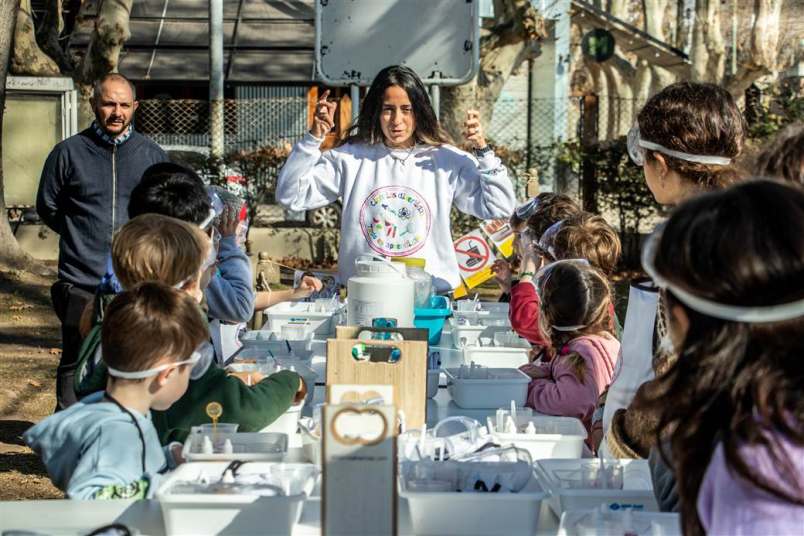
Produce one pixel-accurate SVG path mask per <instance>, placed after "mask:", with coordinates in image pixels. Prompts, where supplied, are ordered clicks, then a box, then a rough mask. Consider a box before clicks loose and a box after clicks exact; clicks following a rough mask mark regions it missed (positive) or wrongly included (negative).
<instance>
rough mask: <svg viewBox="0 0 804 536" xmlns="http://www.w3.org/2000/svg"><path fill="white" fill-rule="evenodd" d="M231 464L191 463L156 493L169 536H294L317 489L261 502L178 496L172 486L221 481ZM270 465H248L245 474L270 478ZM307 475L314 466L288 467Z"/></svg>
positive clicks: (243, 497)
mask: <svg viewBox="0 0 804 536" xmlns="http://www.w3.org/2000/svg"><path fill="white" fill-rule="evenodd" d="M227 465H228V463H226V462H208V463H203V462H200V463H185V464H182V465H180V466H179V467H178V468H177V469H176V470H175V471H173V472H172V473H170V475H169V476H168V477H167V478H166V479H165V480H164V481H163V482H162V484H161V485H160V486H159V489H158V490H157V491H156V499H157V500H158V501H159V502H160V503H161V507H162V518H163V520H164V522H165V533H166V534H167V535H168V536H177V535H181V536H186V535H190V534H192V535H194V536H206V535H212V534H228V535H235V534H237V535H246V534H248V535H252V534H272V535H273V534H283V535H287V534H291V533H292V532H293V527H294V526H295V525H296V524H297V523H298V522H299V518H300V516H301V511H302V507H303V505H304V501H305V500H307V496H308V495H309V494H310V493H312V486H310V487H309V488H308V489H306V490H305V492H306V493H300V494H297V495H292V496H289V497H259V496H256V495H237V494H231V495H227V494H221V495H214V494H173V493H171V487H172V486H173V485H174V484H176V483H178V482H181V481H193V480H197V479H198V478H199V477H200V476H201V475H207V476H208V477H209V478H213V479H217V478H219V477H220V475H221V474H223V471H224V469H225V468H226V467H227ZM272 465H277V464H270V463H247V464H245V465H243V466H242V467H240V469H239V470H238V473H239V474H254V473H268V472H269V471H270V467H271V466H272ZM284 465H285V466H287V467H290V466H295V467H299V468H300V469H302V470H306V469H307V468H309V470H310V471H312V472H313V473H312V474H317V469H316V468H315V466H313V465H310V464H284Z"/></svg>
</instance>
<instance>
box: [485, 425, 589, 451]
mask: <svg viewBox="0 0 804 536" xmlns="http://www.w3.org/2000/svg"><path fill="white" fill-rule="evenodd" d="M517 420H519V419H517ZM528 421H530V422H533V424H534V425H535V426H536V435H529V434H505V433H498V432H494V433H492V434H491V435H492V437H493V438H494V440H495V441H496V442H497V443H500V444H501V445H509V444H513V445H515V446H517V447H519V448H521V449H525V450H527V451H528V452H529V453H530V457H531V458H532V459H533V460H543V459H548V458H570V459H576V458H581V457H582V455H583V443H584V441H585V440H586V428H584V426H583V423H581V421H579V420H578V419H575V418H573V417H552V416H549V415H537V416H535V417H531V418H529V419H525V420H521V421H520V425H522V424H525V423H527V422H528ZM544 430H549V432H550V433H544V432H543V431H544Z"/></svg>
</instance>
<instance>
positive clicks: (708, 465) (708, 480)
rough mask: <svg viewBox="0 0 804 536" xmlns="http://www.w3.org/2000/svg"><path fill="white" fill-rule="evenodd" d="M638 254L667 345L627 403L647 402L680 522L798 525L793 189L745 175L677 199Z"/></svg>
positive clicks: (803, 232) (801, 510)
mask: <svg viewBox="0 0 804 536" xmlns="http://www.w3.org/2000/svg"><path fill="white" fill-rule="evenodd" d="M643 266H644V267H645V270H646V271H647V272H648V274H650V275H651V277H652V278H653V280H654V281H655V282H656V284H657V286H659V287H660V288H661V292H662V294H663V297H664V300H665V303H666V307H665V310H664V314H665V316H666V321H667V326H668V334H667V335H668V339H669V341H668V342H669V345H670V346H671V347H672V349H673V352H674V353H675V354H676V355H677V356H678V357H677V359H676V360H675V361H674V362H673V363H672V365H670V366H669V369H668V370H667V371H666V373H664V374H663V375H662V376H660V377H658V378H657V379H656V380H654V381H653V382H652V383H653V388H652V389H650V390H641V391H640V392H639V393H638V394H637V397H636V398H635V400H634V403H633V404H632V406H633V408H634V409H636V410H638V411H645V412H649V413H651V414H656V415H658V426H657V427H656V429H655V433H654V438H653V439H654V441H656V443H657V444H662V443H663V442H667V443H669V448H666V449H665V450H666V452H664V455H665V457H666V459H667V455H670V456H669V457H670V458H671V460H670V459H667V461H668V463H669V465H670V466H671V467H672V468H673V470H674V473H675V480H676V484H677V489H678V498H679V505H680V512H681V518H682V527H683V529H684V534H686V535H688V536H692V535H697V534H801V532H802V530H803V529H804V397H802V393H804V361H802V355H804V285H802V282H804V192H802V190H801V189H800V188H796V187H791V186H788V185H785V184H781V183H778V182H771V181H751V182H746V183H744V184H740V185H738V186H735V187H733V188H730V189H728V190H725V191H723V192H717V193H711V194H707V195H705V196H701V197H698V198H696V199H693V200H691V201H688V202H687V203H685V204H683V205H682V206H680V207H679V208H678V209H677V210H676V211H675V212H674V213H673V215H672V216H671V217H670V219H669V221H668V222H667V224H666V225H665V226H664V228H662V229H659V230H658V231H657V232H656V233H655V234H654V236H652V237H651V239H650V240H649V242H648V243H647V245H646V247H645V250H644V252H643ZM667 443H664V444H665V445H667Z"/></svg>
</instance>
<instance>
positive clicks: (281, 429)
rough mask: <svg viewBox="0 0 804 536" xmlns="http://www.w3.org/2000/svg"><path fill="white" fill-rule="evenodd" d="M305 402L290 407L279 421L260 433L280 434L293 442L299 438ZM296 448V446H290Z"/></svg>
mask: <svg viewBox="0 0 804 536" xmlns="http://www.w3.org/2000/svg"><path fill="white" fill-rule="evenodd" d="M303 407H304V402H300V403H298V404H296V405H294V406H290V407H289V408H288V410H287V411H286V412H285V413H283V414H282V415H281V416H280V417H279V418H278V419H277V420H275V421H274V422H272V423H271V424H269V425H268V426H266V427H265V428H263V429H262V430H260V432H274V433H278V434H287V436H288V440H289V441H291V442H293V439H295V438H296V437H297V432H298V430H299V417H301V413H302V408H303ZM290 446H296V445H290Z"/></svg>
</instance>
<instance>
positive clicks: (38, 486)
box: [0, 271, 63, 501]
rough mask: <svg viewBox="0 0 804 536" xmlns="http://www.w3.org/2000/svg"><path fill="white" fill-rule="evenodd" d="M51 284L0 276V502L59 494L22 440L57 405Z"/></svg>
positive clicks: (14, 274)
mask: <svg viewBox="0 0 804 536" xmlns="http://www.w3.org/2000/svg"><path fill="white" fill-rule="evenodd" d="M51 283H52V280H50V279H47V278H43V277H41V276H38V275H34V274H30V273H27V272H20V271H0V500H4V501H5V500H14V499H56V498H61V497H63V494H62V493H61V492H60V491H59V490H58V489H56V488H55V487H54V486H53V485H52V484H51V483H50V479H49V478H48V477H47V472H46V471H45V468H44V466H43V465H42V462H41V461H40V460H39V457H38V456H37V455H36V454H34V453H33V452H32V451H31V449H29V448H28V447H26V446H25V444H24V443H23V441H22V434H23V432H24V431H25V430H26V429H28V428H29V427H30V426H31V425H32V424H34V423H36V422H38V421H40V420H41V419H42V418H44V417H46V416H47V415H50V414H51V413H52V412H53V408H54V407H55V406H56V396H55V392H56V365H57V364H58V362H59V355H60V354H61V350H60V349H59V348H60V346H61V335H60V329H59V328H60V324H59V320H58V318H56V315H55V314H54V313H53V309H52V308H51V305H50V285H51Z"/></svg>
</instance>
